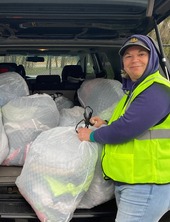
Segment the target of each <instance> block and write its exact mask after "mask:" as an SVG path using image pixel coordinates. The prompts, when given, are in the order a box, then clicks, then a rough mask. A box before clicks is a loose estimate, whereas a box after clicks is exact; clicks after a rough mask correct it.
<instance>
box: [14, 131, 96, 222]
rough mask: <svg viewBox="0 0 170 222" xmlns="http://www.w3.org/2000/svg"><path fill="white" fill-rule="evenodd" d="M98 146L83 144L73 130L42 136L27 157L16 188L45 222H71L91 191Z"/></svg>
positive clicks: (43, 133) (51, 132)
mask: <svg viewBox="0 0 170 222" xmlns="http://www.w3.org/2000/svg"><path fill="white" fill-rule="evenodd" d="M97 158H98V144H97V143H90V142H85V141H84V142H81V141H80V140H79V139H78V137H77V134H76V132H75V130H74V128H73V127H56V128H54V129H51V130H48V131H45V132H42V133H41V134H40V135H39V136H38V137H37V138H36V140H35V141H34V142H33V143H32V146H31V148H30V150H29V153H28V155H27V158H26V161H25V164H24V167H23V170H22V172H21V175H20V176H19V177H18V178H17V180H16V185H17V187H18V188H19V191H20V192H21V194H22V195H23V196H24V197H25V199H26V200H27V201H28V203H30V205H31V206H32V208H33V209H34V211H35V212H36V214H37V216H38V218H39V219H40V221H42V222H47V221H50V222H68V221H70V220H71V218H72V215H73V213H74V211H75V209H76V208H77V206H78V204H79V202H80V201H81V199H82V197H83V195H84V194H85V192H86V191H87V190H88V188H89V186H90V183H91V181H92V178H93V175H94V170H95V165H96V162H97Z"/></svg>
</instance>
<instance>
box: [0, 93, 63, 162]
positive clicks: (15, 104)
mask: <svg viewBox="0 0 170 222" xmlns="http://www.w3.org/2000/svg"><path fill="white" fill-rule="evenodd" d="M2 114H3V122H4V128H5V132H6V134H7V137H8V141H9V149H10V151H9V154H8V156H7V158H6V159H5V161H4V162H3V164H4V165H23V164H24V160H25V157H26V154H27V152H28V149H29V148H30V145H31V143H32V142H33V141H34V140H35V138H36V137H37V136H38V135H39V134H40V133H41V132H43V131H45V130H48V129H51V128H54V127H56V126H57V125H58V124H59V111H58V110H57V107H56V105H55V102H54V101H53V99H52V98H51V97H50V96H49V95H47V94H44V95H43V94H42V95H38V94H35V95H32V96H27V97H18V98H16V99H13V100H11V101H10V102H8V103H7V104H6V105H5V106H3V107H2Z"/></svg>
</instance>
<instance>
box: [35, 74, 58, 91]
mask: <svg viewBox="0 0 170 222" xmlns="http://www.w3.org/2000/svg"><path fill="white" fill-rule="evenodd" d="M60 88H61V80H60V76H59V75H38V76H37V77H36V80H35V90H57V89H60Z"/></svg>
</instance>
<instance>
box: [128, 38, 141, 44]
mask: <svg viewBox="0 0 170 222" xmlns="http://www.w3.org/2000/svg"><path fill="white" fill-rule="evenodd" d="M138 41H139V39H137V38H131V39H130V40H129V42H131V43H135V42H138Z"/></svg>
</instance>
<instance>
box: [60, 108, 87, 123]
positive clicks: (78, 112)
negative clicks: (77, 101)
mask: <svg viewBox="0 0 170 222" xmlns="http://www.w3.org/2000/svg"><path fill="white" fill-rule="evenodd" d="M83 113H84V108H82V107H80V106H74V107H73V108H70V109H62V110H61V111H60V122H59V126H76V124H77V123H78V122H80V121H81V120H82V119H83V118H84V117H83Z"/></svg>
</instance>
